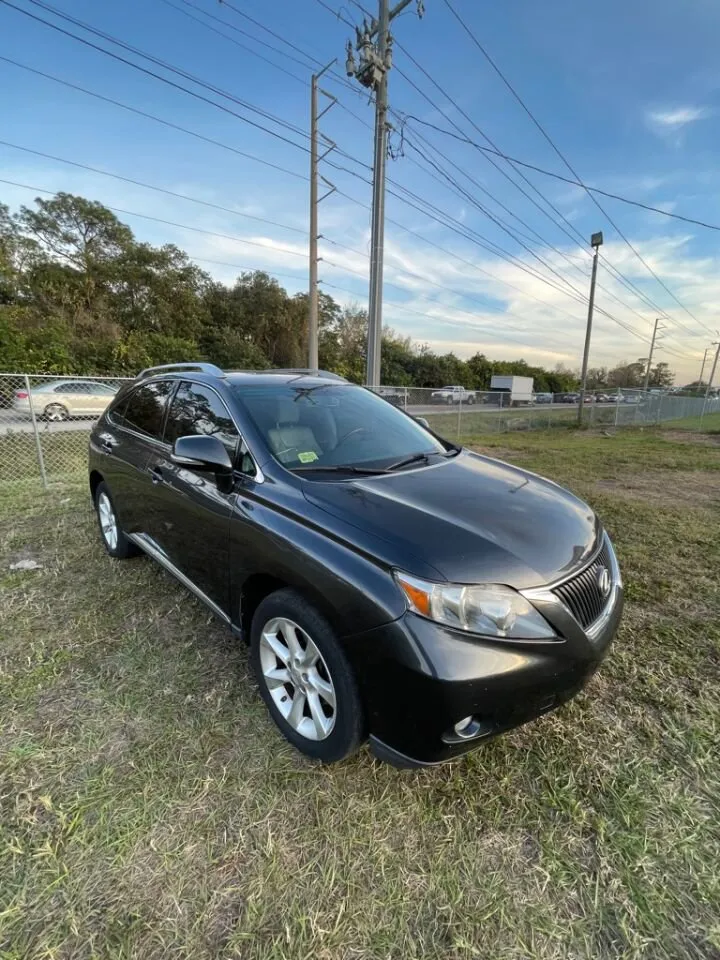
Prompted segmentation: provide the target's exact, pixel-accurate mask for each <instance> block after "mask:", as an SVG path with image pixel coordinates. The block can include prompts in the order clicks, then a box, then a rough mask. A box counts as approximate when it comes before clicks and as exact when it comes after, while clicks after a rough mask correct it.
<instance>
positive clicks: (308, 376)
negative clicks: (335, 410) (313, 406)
mask: <svg viewBox="0 0 720 960" xmlns="http://www.w3.org/2000/svg"><path fill="white" fill-rule="evenodd" d="M227 380H228V381H229V383H230V384H231V385H232V386H235V385H241V384H242V385H245V386H249V385H250V384H252V385H256V384H263V385H266V386H269V385H272V384H275V385H279V384H288V383H292V384H298V383H302V385H303V386H308V387H314V386H325V387H327V386H344V387H347V386H357V384H352V383H348V381H347V380H343V379H341V378H337V379H336V378H335V377H332V378H330V377H322V376H317V375H316V374H312V373H292V372H288V371H284V370H283V371H281V372H278V373H273V372H272V371H268V370H258V371H257V372H256V371H254V370H238V371H231V370H230V371H228V373H227Z"/></svg>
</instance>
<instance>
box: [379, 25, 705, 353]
mask: <svg viewBox="0 0 720 960" xmlns="http://www.w3.org/2000/svg"><path fill="white" fill-rule="evenodd" d="M396 46H398V47H399V48H400V49H401V50H402V51H403V53H405V55H406V56H407V57H408V58H409V59H410V60H411V61H412V62H413V63H414V64H415V66H416V67H417V68H418V69H419V70H420V71H421V72H422V73H423V74H424V75H425V76H426V77H427V78H428V80H430V82H431V83H432V84H433V86H435V87H436V88H437V89H438V90H439V91H440V93H441V94H442V95H443V96H444V97H445V98H446V100H448V102H449V103H450V104H451V105H453V106H454V107H455V108H456V109H457V110H458V112H459V113H461V114H462V116H463V117H465V119H466V120H467V121H468V122H469V123H470V124H471V125H472V126H473V127H474V128H475V129H476V130H477V131H478V133H480V135H481V136H482V137H483V138H484V139H485V140H486V141H487V142H488V143H490V144H491V145H492V146H493V147H494V148H495V152H496V153H497V154H498V156H501V157H502V156H504V154H503V153H502V151H500V150H499V149H498V147H497V144H495V143H494V141H493V140H491V139H490V137H488V135H487V134H486V133H485V132H484V131H483V130H482V129H481V128H480V127H479V126H478V125H477V123H475V121H474V120H473V119H472V117H470V116H469V115H468V114H467V113H466V112H465V111H464V110H463V109H462V107H460V106H459V105H458V104H457V103H456V102H455V100H454V99H453V98H452V97H451V96H450V95H449V94H448V93H447V92H446V91H445V90H443V88H442V87H441V86H440V84H439V83H438V82H437V81H436V80H435V79H434V77H432V75H431V74H430V73H428V71H427V70H426V69H425V68H424V67H423V65H422V64H420V63H418V61H417V60H416V59H415V58H414V57H413V56H412V54H411V53H410V52H409V51H407V50H405V48H403V47H402V45H401V44H400V43H399V42H398V43H396ZM397 72H398V73H399V74H400V76H402V77H403V78H404V79H405V80H406V81H407V82H408V83H409V84H410V85H411V86H412V87H413V88H414V89H415V90H416V91H417V92H418V93H419V94H420V96H422V97H423V98H424V99H425V100H426V101H427V102H428V103H429V104H430V105H431V106H432V107H433V108H434V109H435V110H438V111H440V107H439V106H438V105H437V104H436V103H435V101H434V100H433V99H432V98H431V97H430V96H428V94H427V93H425V91H424V90H422V89H421V88H420V87H419V86H418V85H417V84H416V83H415V82H414V81H413V80H412V79H411V78H410V77H408V76H407V74H405V73H403V71H402V70H401V69H400V68H399V67H398V68H397ZM414 119H417V118H414ZM448 119H449V122H450V123H451V124H452V125H453V126H454V127H455V129H456V130H458V131H459V132H460V133H461V134H462V138H461V139H462V140H463V141H465V142H467V143H470V144H471V145H472V146H474V147H476V149H478V150H479V151H480V152H481V154H482V156H484V157H485V159H487V160H489V161H490V163H492V165H493V166H494V167H495V168H496V169H497V170H498V171H499V172H500V173H501V174H502V175H503V176H504V177H505V178H506V179H507V180H509V182H510V183H511V184H513V186H514V187H516V188H517V189H518V190H519V191H520V192H521V193H522V194H523V195H524V196H525V197H526V198H527V199H528V200H530V202H531V203H532V204H533V205H534V206H535V207H537V209H538V210H539V211H540V212H541V213H542V214H543V215H544V216H546V217H548V219H549V220H550V222H551V223H552V224H553V225H554V226H556V227H559V228H560V229H561V230H562V231H563V233H564V234H565V235H566V236H567V237H569V239H570V240H572V241H573V242H575V240H574V238H573V236H571V235H570V233H568V231H567V230H566V229H565V228H564V227H562V226H561V224H559V223H557V221H555V220H554V219H553V218H552V217H551V216H550V214H549V213H548V212H547V210H545V209H544V208H543V207H541V206H540V205H539V204H538V203H537V201H535V200H534V199H533V198H532V197H531V196H530V195H529V194H528V193H527V191H526V190H524V189H523V188H522V187H521V186H520V184H519V183H517V182H516V181H515V180H513V179H512V177H510V176H508V174H507V172H506V171H504V170H503V169H502V168H501V167H500V166H499V165H498V164H497V163H495V162H494V161H493V160H492V159H491V158H490V157H489V156H488V155H487V153H485V152H483V150H482V148H481V146H480V145H479V144H477V143H476V142H475V141H473V140H472V139H470V138H468V137H467V136H466V135H465V133H464V131H463V130H462V129H461V127H459V126H458V124H457V123H455V121H454V120H452V119H451V118H448ZM458 139H460V138H458ZM435 150H436V151H437V152H438V153H440V151H438V150H437V148H435ZM440 155H441V156H444V154H442V153H441V154H440ZM445 159H447V158H445ZM515 172H516V173H518V174H519V176H520V177H521V178H522V179H523V180H524V181H525V182H526V183H527V184H528V186H530V188H531V189H532V190H533V191H534V192H535V193H536V194H537V195H538V196H539V197H541V199H542V200H543V201H544V202H545V203H546V204H547V205H548V207H550V208H551V209H552V210H553V212H554V213H555V214H557V215H558V216H559V217H560V219H561V220H563V221H564V222H565V223H566V224H567V227H568V228H569V229H570V230H571V231H572V233H573V234H574V235H575V236H576V237H577V238H578V239H579V241H580V246H581V249H582V250H583V252H584V253H586V252H587V251H586V248H585V242H586V240H585V238H583V236H582V235H581V234H580V233H579V231H578V230H577V229H576V227H575V226H574V225H573V224H572V223H571V222H570V221H569V220H568V219H567V217H566V216H565V215H564V214H563V213H562V212H561V211H560V210H558V208H557V207H556V206H555V205H554V204H553V203H552V201H550V200H549V199H548V198H547V197H546V196H545V195H544V194H543V193H542V191H540V190H539V189H538V188H537V187H536V186H535V184H533V183H532V181H531V180H529V179H528V178H527V177H526V176H525V175H524V174H523V172H522V171H521V170H516V171H515ZM545 243H547V241H545ZM548 245H549V244H548ZM601 259H602V261H603V263H604V264H605V266H606V267H607V268H608V269H609V270H610V271H611V273H612V274H613V276H614V277H615V279H616V280H617V281H618V282H619V283H621V284H622V285H623V286H624V287H625V288H626V289H628V290H630V291H631V292H632V293H633V295H634V296H638V297H640V299H641V300H642V301H643V302H644V303H646V304H647V305H648V306H649V307H650V308H651V309H652V310H653V311H654V312H655V313H662V314H663V315H664V316H665V317H667V319H668V320H670V321H671V322H672V323H674V324H675V325H676V326H680V327H682V329H683V330H685V331H686V332H687V333H690V334H691V335H692V336H697V335H696V334H693V333H692V331H690V330H689V329H688V328H687V327H686V326H685V324H683V323H682V322H681V321H679V320H677V319H673V318H672V317H670V316H669V315H668V314H667V311H665V310H663V308H662V307H659V306H658V305H657V304H656V303H654V302H653V301H652V300H650V298H649V297H648V296H647V294H645V293H644V292H643V291H642V290H640V289H639V288H638V287H637V286H636V285H635V284H634V283H632V281H630V280H628V279H627V278H626V277H624V276H623V274H622V273H620V271H619V270H618V269H617V268H616V267H615V266H614V265H613V264H612V263H611V262H610V261H609V260H608V259H607V258H606V257H604V256H601ZM598 286H599V287H600V289H602V290H604V291H605V292H606V293H607V294H609V295H610V296H611V297H612V298H613V299H614V300H616V301H617V302H618V303H620V304H622V305H623V306H624V307H626V308H627V309H629V310H630V311H631V312H633V313H635V315H636V316H638V317H640V319H641V320H643V322H646V323H647V322H649V321H648V320H647V319H646V318H645V317H642V316H641V315H640V314H638V313H637V311H636V310H634V309H633V308H632V307H631V306H629V304H626V303H624V301H622V300H620V299H619V298H618V297H617V296H615V295H614V294H612V293H611V292H610V291H608V290H607V288H606V287H605V286H604V285H603V284H598Z"/></svg>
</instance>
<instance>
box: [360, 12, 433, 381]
mask: <svg viewBox="0 0 720 960" xmlns="http://www.w3.org/2000/svg"><path fill="white" fill-rule="evenodd" d="M411 2H412V0H400V2H399V3H398V4H397V5H396V6H394V7H393V8H392V9H390V4H389V0H378V16H377V19H375V18H373V20H372V22H371V23H368V22H367V20H364V21H363V25H362V28H360V27H356V28H355V32H356V42H355V49H356V50H357V51H358V53H359V55H360V62H359V63H358V64H357V65H356V63H355V57H354V55H353V46H352V41H351V40H348V42H347V61H346V70H347V75H348V76H349V77H353V76H354V77H356V78H357V79H358V80H359V81H360V83H361V84H362V85H363V86H364V87H368V88H369V89H371V90H374V91H375V149H374V156H373V196H372V236H371V243H370V290H369V297H368V339H367V373H366V378H365V379H366V383H367V385H368V386H370V387H376V386H378V384H379V383H380V354H381V350H382V297H383V256H384V250H385V164H386V160H387V137H388V121H387V113H388V72H389V71H390V68H391V67H392V37H391V35H390V24H391V23H392V21H393V20H394V19H395V17H397V16H398V15H399V14H400V13H402V11H403V10H404V9H405V8H406V7H407V6H409V4H410V3H411ZM417 10H418V16H420V17H422V15H423V12H424V5H423V0H417Z"/></svg>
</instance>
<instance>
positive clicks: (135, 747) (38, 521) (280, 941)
mask: <svg viewBox="0 0 720 960" xmlns="http://www.w3.org/2000/svg"><path fill="white" fill-rule="evenodd" d="M719 440H720V437H718V436H717V435H710V434H700V435H698V434H696V433H685V432H682V431H680V430H677V431H666V432H665V433H663V434H659V433H654V432H644V433H623V434H618V435H617V436H615V437H608V436H604V435H603V434H602V433H600V432H597V433H590V432H586V433H580V434H577V433H574V432H570V431H567V432H565V431H553V432H551V433H523V434H508V435H499V436H493V437H483V438H480V437H479V438H477V440H476V443H477V445H478V447H479V448H481V449H483V450H485V451H487V452H490V453H491V454H492V455H496V456H500V457H503V458H505V459H508V460H511V461H513V462H515V463H517V464H519V465H521V466H523V467H528V468H530V469H533V470H537V471H539V472H541V473H544V474H547V475H549V476H551V477H553V478H554V479H556V480H558V481H560V482H562V483H566V484H567V485H569V486H570V487H571V488H572V489H573V490H575V491H576V492H578V493H579V494H580V495H581V496H583V497H585V498H586V499H587V500H589V501H590V502H591V503H592V504H593V506H595V507H596V508H597V509H598V510H599V511H600V513H601V515H602V517H603V519H604V520H605V522H606V525H607V527H608V529H609V530H610V532H611V533H612V535H613V537H614V540H615V543H616V546H617V549H618V552H619V556H620V560H621V563H622V567H623V572H624V575H625V580H626V586H627V597H628V606H627V615H626V618H625V621H624V624H623V627H622V631H621V634H620V636H619V638H618V640H617V643H616V644H615V646H614V648H613V649H612V651H611V654H610V656H609V659H608V660H607V661H606V662H605V664H604V666H603V668H602V669H601V671H600V673H599V674H597V675H596V677H595V678H594V679H593V681H592V682H591V684H590V686H589V688H588V689H587V691H586V692H584V693H583V694H581V695H580V696H579V697H578V698H577V699H576V700H575V701H573V702H572V703H571V704H569V705H568V706H566V707H564V708H563V709H562V710H561V711H559V712H558V713H556V714H553V715H549V716H546V717H544V718H543V719H542V720H540V721H538V722H536V723H534V724H532V725H529V726H526V727H524V728H522V729H520V730H518V731H515V732H514V733H512V734H510V735H508V736H505V737H504V738H501V739H499V740H496V741H494V742H492V743H490V744H488V745H487V746H485V747H484V748H483V749H481V750H479V751H477V752H475V753H474V754H472V755H470V756H468V757H466V758H464V759H463V760H461V761H458V762H456V763H454V764H450V765H447V766H444V767H441V768H439V769H434V770H431V771H428V772H401V771H396V770H394V769H392V768H391V767H388V766H384V765H381V764H379V763H377V762H376V761H374V760H373V759H372V758H371V757H370V756H369V755H368V754H367V753H366V752H362V753H361V754H359V755H358V756H357V757H355V758H353V759H352V760H349V761H347V762H345V763H343V764H341V765H339V766H336V767H331V768H323V767H320V766H317V765H315V764H313V763H310V762H308V761H306V760H304V759H302V758H301V757H300V756H299V755H298V754H296V753H294V752H293V750H292V749H291V748H290V747H289V746H288V745H286V744H285V742H284V741H283V740H282V739H281V738H280V736H279V734H277V733H276V732H275V730H274V728H273V727H272V726H271V724H270V722H269V720H268V718H267V716H266V714H265V710H264V707H263V706H262V704H261V702H260V700H259V697H258V696H257V694H256V692H255V690H254V686H253V681H252V679H251V677H250V675H249V669H248V661H247V654H246V651H245V649H244V647H242V646H240V645H238V644H237V643H236V642H235V641H234V640H233V638H232V637H231V635H230V634H229V633H228V632H227V631H225V630H224V629H223V628H222V627H220V626H219V625H218V624H217V623H216V622H215V621H213V620H212V619H211V618H210V617H209V616H208V614H207V613H206V611H205V610H204V608H202V607H201V606H200V605H199V604H198V603H196V602H195V601H194V600H193V599H191V597H190V596H189V595H188V594H187V593H186V592H185V591H184V590H183V589H182V588H181V587H179V586H177V585H176V584H175V583H174V582H173V581H172V580H171V579H170V578H169V577H168V576H167V575H166V574H164V573H163V572H162V571H161V570H160V569H159V568H158V567H157V566H155V565H153V564H151V563H150V562H149V561H147V560H142V559H139V560H133V561H128V562H125V563H123V562H115V561H111V560H110V559H108V558H107V557H106V556H105V554H104V553H103V551H102V549H101V547H100V542H99V538H98V535H97V532H96V529H95V523H94V518H93V515H92V513H91V510H90V506H89V503H88V499H87V496H86V492H85V489H84V486H82V485H79V484H73V483H70V484H64V485H58V486H56V487H54V488H53V489H52V490H51V492H50V493H48V494H46V495H44V496H43V495H39V494H38V493H37V492H32V491H28V490H26V491H23V492H20V493H17V492H16V493H15V494H13V495H12V496H10V495H6V496H4V497H2V498H0V524H1V527H0V529H1V532H2V557H1V558H0V584H1V587H2V610H3V615H2V640H1V641H0V957H1V958H2V960H96V958H97V960H106V958H112V960H115V958H118V960H120V958H128V960H130V958H132V960H160V958H163V960H165V958H178V960H180V958H182V960H190V958H192V960H211V958H212V960H215V958H217V960H226V958H249V960H275V958H278V960H285V958H287V960H301V958H302V960H304V958H313V960H371V958H372V960H375V958H377V960H386V958H392V960H394V958H398V960H412V958H417V960H475V958H481V960H486V958H487V960H511V958H512V960H525V958H543V960H545V958H553V960H554V958H565V960H584V958H588V960H589V958H593V960H594V958H621V957H622V958H636V957H643V958H652V960H677V958H706V960H710V958H717V957H720V868H719V866H718V865H719V864H720V749H719V748H718V742H719V740H720V589H719V586H718V580H719V571H720V443H719V442H718V441H719ZM22 558H27V559H35V560H37V561H38V562H39V563H40V564H42V568H41V569H40V570H36V571H27V572H11V571H10V569H9V567H10V563H12V562H14V561H16V560H17V559H22ZM418 709H422V705H421V704H418Z"/></svg>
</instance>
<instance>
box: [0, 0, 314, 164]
mask: <svg viewBox="0 0 720 960" xmlns="http://www.w3.org/2000/svg"><path fill="white" fill-rule="evenodd" d="M0 3H3V4H4V5H5V6H7V7H12V9H14V10H17V11H18V12H19V13H23V14H25V16H26V17H30V18H31V19H32V20H36V21H37V22H38V23H43V24H45V26H48V27H50V28H51V29H53V30H56V31H57V32H58V33H62V34H64V35H65V36H67V37H71V38H72V39H73V40H77V41H78V42H79V43H82V44H84V45H85V46H87V47H91V48H92V49H94V50H97V51H99V52H100V53H104V54H105V55H106V56H108V57H112V58H113V60H118V61H120V62H121V63H124V64H126V65H127V66H129V67H132V68H133V69H134V70H138V71H140V72H141V73H144V74H146V75H147V76H150V77H153V78H154V79H156V80H160V81H161V82H162V83H165V84H167V85H168V86H171V87H174V88H175V89H177V90H182V91H183V92H184V93H187V94H189V95H190V96H191V97H195V99H197V100H201V101H203V102H204V103H208V104H210V106H213V107H216V108H217V109H218V110H222V111H223V112H224V113H228V114H230V115H231V116H233V117H235V118H236V119H238V120H242V122H243V123H247V124H249V125H250V126H252V127H256V128H257V129H258V130H262V131H263V132H264V133H267V134H269V135H270V136H272V137H275V138H276V139H278V140H282V141H283V142H284V143H287V144H288V145H289V146H292V147H296V148H297V149H299V150H303V151H304V152H306V153H308V152H309V150H308V148H307V147H305V146H303V145H302V144H299V143H297V142H296V141H294V140H290V139H289V138H288V137H285V136H283V135H282V134H280V133H277V132H276V131H274V130H270V129H269V128H268V127H265V126H263V125H262V124H260V123H257V122H256V121H255V120H250V119H249V118H248V117H243V116H242V115H241V114H239V113H236V112H235V111H234V110H231V109H230V108H229V107H226V106H224V105H223V104H221V103H217V102H216V101H215V100H211V99H209V98H208V97H205V96H203V95H202V94H200V93H197V92H196V91H195V90H190V89H188V87H184V86H183V85H182V84H179V83H176V82H175V81H174V80H170V79H168V78H167V77H163V76H161V75H160V74H159V73H155V72H154V71H152V70H148V69H147V68H146V67H142V66H140V65H139V64H137V63H133V62H132V61H131V60H127V59H125V57H121V56H120V55H119V54H117V53H113V52H112V51H111V50H106V49H105V48H104V47H101V46H99V45H98V44H96V43H92V41H90V40H86V39H84V37H79V36H78V35H77V34H75V33H72V32H71V31H70V30H65V28H64V27H60V26H58V25H57V24H55V23H51V22H50V21H49V20H45V19H43V17H38V16H36V15H35V14H34V13H31V12H30V11H29V10H23V9H22V8H21V7H18V6H16V5H15V4H14V3H11V2H10V0H0ZM30 3H39V0H30ZM58 16H62V17H63V18H64V19H72V18H68V17H65V16H64V15H62V14H58ZM85 29H87V30H89V31H90V32H92V33H97V32H98V31H95V30H94V29H93V28H91V27H85ZM111 42H113V43H117V44H118V45H120V46H125V45H124V44H123V41H120V40H113V41H111ZM133 52H135V51H133ZM137 55H138V56H145V57H146V59H148V60H151V61H153V62H155V59H154V58H153V57H151V56H149V55H145V54H141V53H138V54H137ZM165 69H168V70H170V71H171V72H174V73H177V74H178V75H179V76H188V77H190V79H192V81H193V82H194V83H197V84H199V85H200V86H204V87H206V88H207V89H210V90H214V92H217V93H219V95H220V96H224V97H226V98H228V99H231V100H233V101H235V102H238V103H240V104H241V105H242V106H244V107H245V108H246V109H248V110H251V111H254V112H255V113H259V114H262V115H265V113H264V111H262V110H260V109H259V108H257V107H253V106H252V105H251V104H246V103H244V102H243V101H239V100H238V99H237V98H234V97H233V96H232V95H231V94H227V93H224V92H221V91H219V89H218V88H213V87H212V86H211V85H210V84H205V83H204V82H203V81H201V80H197V79H195V78H193V77H192V76H191V75H186V74H185V73H184V72H183V71H181V70H177V69H176V68H173V67H170V66H166V67H165ZM270 116H271V115H270ZM272 119H273V120H274V121H275V122H277V123H281V124H282V125H284V126H286V127H288V128H292V127H293V125H292V124H288V123H287V122H286V121H282V120H275V118H272ZM296 129H298V128H296ZM303 135H304V136H305V137H307V134H303Z"/></svg>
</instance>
